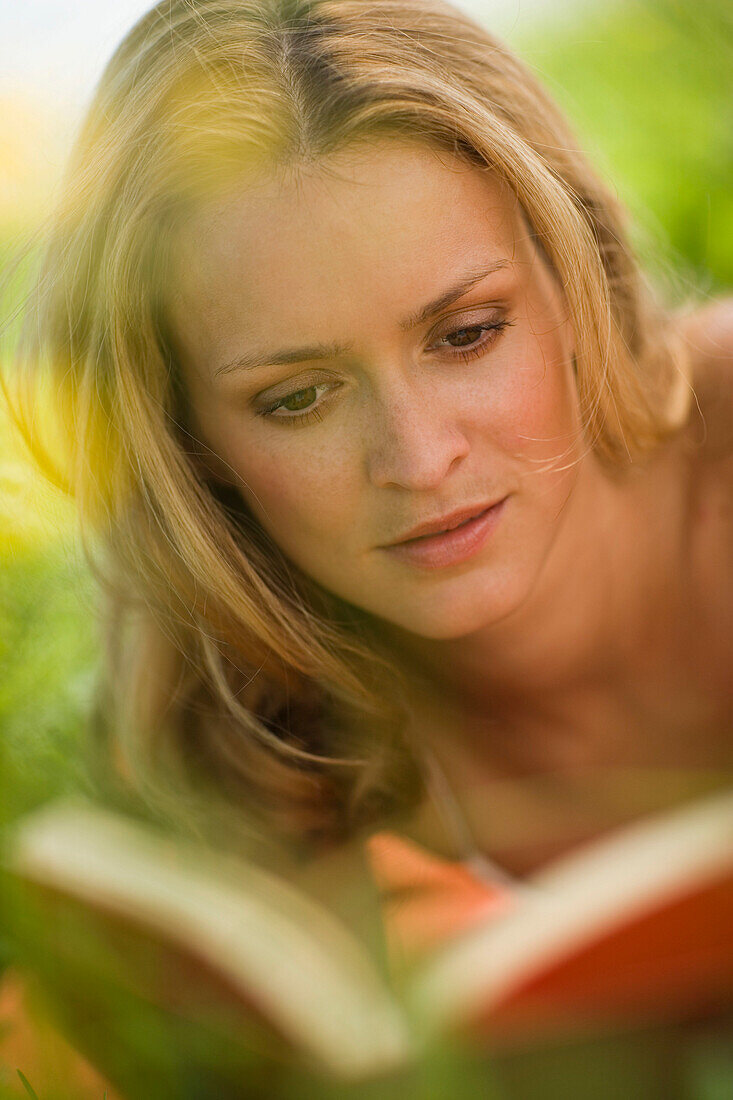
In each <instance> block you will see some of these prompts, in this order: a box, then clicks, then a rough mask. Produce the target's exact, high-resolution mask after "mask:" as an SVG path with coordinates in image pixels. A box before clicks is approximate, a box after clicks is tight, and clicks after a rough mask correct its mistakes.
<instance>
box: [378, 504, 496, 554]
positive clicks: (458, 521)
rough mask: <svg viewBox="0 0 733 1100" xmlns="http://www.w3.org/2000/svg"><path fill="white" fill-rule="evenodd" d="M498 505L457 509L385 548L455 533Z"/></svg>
mask: <svg viewBox="0 0 733 1100" xmlns="http://www.w3.org/2000/svg"><path fill="white" fill-rule="evenodd" d="M502 499H503V498H502ZM500 503H501V501H494V502H493V503H492V504H488V503H486V502H484V503H482V504H477V505H473V506H469V507H467V508H458V509H456V510H455V511H454V512H450V513H449V514H448V515H445V516H441V517H439V518H437V519H434V520H428V521H427V522H426V523H420V524H418V525H417V526H416V527H413V528H412V529H411V530H410V531H408V532H407V534H405V535H402V537H401V538H399V539H395V541H394V542H392V543H389V544H387V546H386V547H385V548H386V549H389V548H391V547H392V546H403V545H405V544H406V543H409V542H416V541H417V540H421V539H428V538H434V537H435V536H436V535H443V534H445V533H446V532H448V531H456V530H457V529H458V528H459V527H464V526H465V525H466V524H467V523H471V522H472V521H473V520H475V519H478V518H479V517H480V516H483V515H485V514H486V512H488V511H490V510H491V509H492V508H494V507H496V505H497V504H500Z"/></svg>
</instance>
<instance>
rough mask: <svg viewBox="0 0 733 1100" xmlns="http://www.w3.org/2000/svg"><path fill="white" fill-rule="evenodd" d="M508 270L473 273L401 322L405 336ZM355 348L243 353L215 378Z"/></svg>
mask: <svg viewBox="0 0 733 1100" xmlns="http://www.w3.org/2000/svg"><path fill="white" fill-rule="evenodd" d="M508 266H509V263H508V261H507V260H496V261H495V262H494V263H492V264H489V265H488V266H486V267H481V268H479V269H478V270H476V269H474V270H473V271H470V272H469V273H468V274H466V275H464V276H463V278H461V279H460V280H459V281H458V282H456V283H454V284H453V285H452V286H451V287H449V288H448V289H447V290H446V291H444V292H443V293H442V294H440V295H439V296H438V297H437V298H434V299H433V300H432V301H431V302H428V303H427V305H424V306H423V307H422V308H421V309H419V310H418V311H417V312H416V313H413V314H412V315H411V316H410V317H407V318H405V320H404V321H401V322H400V328H401V329H402V331H403V332H409V330H410V329H413V328H416V327H417V326H418V325H420V324H423V322H425V321H428V320H429V319H430V318H431V317H434V316H435V314H436V313H440V311H441V309H445V308H446V306H450V305H452V304H453V303H454V302H456V301H457V300H458V299H459V298H462V297H463V295H464V294H467V293H468V291H469V290H471V289H472V287H474V286H476V284H477V283H480V282H481V281H482V280H483V279H486V278H487V277H488V276H489V275H493V274H494V272H496V271H501V270H502V269H504V268H506V267H508ZM352 348H353V344H311V345H309V346H307V347H301V348H285V349H282V350H279V351H265V352H256V351H255V352H244V354H242V355H238V356H237V357H236V358H235V359H232V360H231V362H229V363H225V364H224V365H223V366H221V367H217V369H216V370H215V371H214V377H215V378H218V377H219V375H221V374H231V373H232V372H233V371H240V370H244V371H247V370H254V369H255V368H256V367H265V366H273V367H274V366H283V365H287V364H289V363H302V362H304V361H306V360H313V359H315V360H318V359H321V360H323V359H336V358H337V357H338V356H340V355H347V354H348V353H349V352H350V351H351V350H352Z"/></svg>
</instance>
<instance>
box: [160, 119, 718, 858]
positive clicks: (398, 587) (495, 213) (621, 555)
mask: <svg viewBox="0 0 733 1100" xmlns="http://www.w3.org/2000/svg"><path fill="white" fill-rule="evenodd" d="M489 267H492V268H494V270H493V271H492V273H490V274H487V275H485V277H483V278H481V279H480V280H479V281H477V282H476V283H475V285H473V286H472V288H471V289H469V290H468V291H467V292H466V293H464V294H463V295H462V296H461V297H460V298H459V299H457V300H456V301H453V302H452V303H451V304H449V305H446V306H444V307H443V308H442V309H441V310H439V311H438V312H437V313H435V314H433V315H431V316H430V317H429V318H426V319H424V320H422V321H421V322H419V323H417V324H413V325H411V326H410V327H405V326H404V322H405V319H406V318H409V317H414V315H415V314H416V313H417V312H418V311H420V310H421V309H422V308H423V307H424V306H425V305H426V304H427V303H429V302H431V301H434V300H435V299H436V298H437V297H438V296H440V295H442V294H444V293H445V291H446V290H448V289H449V288H451V287H453V286H455V284H457V283H459V282H460V281H461V280H465V278H466V277H467V275H469V274H471V273H473V274H476V273H477V272H478V270H479V269H486V268H489ZM173 287H174V288H175V289H174V290H173V292H172V294H171V301H170V309H169V313H170V323H171V328H172V331H173V333H174V344H175V350H176V353H177V358H178V361H179V363H180V367H181V370H182V372H183V377H184V383H185V386H186V388H187V392H188V395H189V402H190V413H191V422H192V428H193V431H194V433H195V434H196V435H197V436H198V438H199V439H200V440H201V441H202V442H203V444H204V446H205V448H206V450H207V455H208V458H207V463H208V466H209V469H210V472H211V473H212V474H213V475H214V476H215V477H217V478H220V479H221V480H223V481H225V482H227V483H229V484H232V485H234V486H236V487H237V489H238V490H239V492H240V493H241V496H242V498H243V500H244V501H245V502H246V504H247V506H248V507H249V508H250V510H251V511H252V513H253V514H254V515H255V516H256V517H257V519H258V520H259V521H260V523H261V524H262V526H263V527H264V528H265V529H266V530H267V531H268V532H269V534H270V535H271V536H272V538H273V539H274V541H275V542H276V543H277V544H278V546H279V547H280V548H281V549H282V550H283V551H284V552H285V554H286V555H287V556H288V557H289V558H290V559H291V560H292V561H293V562H295V563H296V564H297V565H298V566H299V567H300V568H301V569H302V570H303V571H304V572H305V573H307V574H308V575H310V576H311V577H312V578H314V579H315V580H316V581H317V582H318V583H319V584H320V585H322V586H323V587H324V588H326V589H328V590H329V591H331V592H333V593H335V594H336V595H337V596H339V597H341V598H342V599H343V600H346V601H347V602H349V603H351V604H354V605H355V606H357V607H359V608H362V609H363V610H365V611H367V612H369V613H370V615H371V616H372V617H373V618H374V621H375V622H376V623H377V624H379V626H380V628H381V630H382V632H383V635H384V637H385V639H386V640H387V641H388V642H389V643H390V644H391V645H392V646H393V648H394V652H395V654H396V659H398V660H400V661H402V662H403V663H404V664H405V666H406V667H408V668H409V670H410V673H411V677H412V682H413V683H414V684H415V685H416V692H415V698H414V700H413V715H414V722H415V728H416V729H419V731H420V737H421V738H422V740H423V742H424V743H430V744H431V746H432V748H433V750H434V752H435V753H436V755H438V756H439V758H440V759H441V762H442V764H443V767H444V770H445V771H446V773H447V774H448V775H449V778H450V780H451V781H452V783H453V786H454V789H456V790H459V791H462V792H465V798H466V806H467V807H468V813H469V817H470V819H471V822H472V825H473V828H474V832H475V835H477V836H478V837H479V838H482V839H483V841H484V843H485V844H487V845H489V846H490V845H491V844H492V843H495V842H496V837H495V836H494V835H493V834H492V833H491V829H490V828H489V827H488V826H487V825H486V822H485V821H484V820H483V818H485V814H483V815H482V810H481V807H480V806H478V804H477V799H476V798H475V797H473V803H474V805H473V806H472V804H471V803H472V792H475V791H476V790H479V789H480V790H481V791H482V792H485V789H486V787H485V784H486V782H491V781H493V780H496V779H497V777H501V778H506V777H507V776H511V775H519V774H524V775H527V774H528V773H535V772H537V771H539V772H541V773H543V774H546V773H547V772H548V771H552V772H554V773H557V774H562V775H563V776H565V777H568V776H577V775H578V774H579V773H581V772H583V769H587V768H588V766H589V765H594V766H603V767H608V766H616V765H618V764H620V763H623V764H628V765H634V766H639V765H643V766H647V767H648V766H657V765H659V764H665V765H666V764H670V763H672V764H674V765H675V766H676V765H677V764H683V765H685V766H690V765H705V766H707V764H709V763H711V762H713V761H714V762H715V764H716V765H718V764H720V763H721V754H722V749H721V725H720V723H721V721H722V720H723V719H722V717H721V715H722V714H723V713H728V712H729V710H730V707H731V700H730V697H729V694H728V695H726V694H725V689H724V686H723V684H724V680H725V679H726V677H725V676H724V674H723V667H724V664H725V660H727V658H723V657H722V656H721V655H722V652H723V649H724V648H725V644H726V643H725V641H724V638H725V637H726V636H729V635H726V633H725V630H724V628H723V627H724V624H723V622H722V621H721V616H720V612H719V611H716V610H713V612H712V618H713V620H714V621H713V622H712V623H711V622H710V616H707V617H706V618H705V623H706V626H705V629H706V630H707V634H704V635H703V634H701V624H700V622H699V621H698V620H699V619H700V617H701V608H707V606H708V604H710V603H711V600H710V593H709V592H707V590H706V589H705V583H706V582H705V581H704V580H701V579H700V578H701V577H704V576H705V575H706V569H705V561H706V557H705V556H706V555H708V556H709V554H710V553H711V552H712V553H713V554H717V555H718V557H720V553H721V550H720V546H721V544H720V527H719V519H718V518H715V517H717V516H718V513H717V512H715V511H714V518H713V522H712V527H713V530H712V531H711V530H710V527H711V525H710V522H708V524H707V526H706V527H705V530H704V532H703V528H702V525H701V521H700V518H699V508H700V501H701V499H702V497H701V494H702V496H703V497H704V496H705V493H706V492H708V490H707V489H706V488H705V486H707V485H708V482H709V481H710V479H711V478H712V480H713V482H715V479H716V478H719V477H720V474H719V473H718V472H714V473H710V471H709V470H707V471H703V466H704V465H705V464H704V462H702V463H701V460H699V458H696V459H695V461H694V462H693V461H691V459H690V453H691V451H692V452H693V453H696V451H695V447H694V446H693V447H692V448H691V447H689V446H687V444H686V442H685V440H684V439H683V438H680V440H679V442H678V443H677V444H675V445H672V446H670V447H666V448H663V449H662V450H661V451H660V453H659V454H658V455H657V456H655V457H654V458H653V459H652V460H651V461H650V462H648V463H646V464H644V465H640V466H638V467H632V468H631V469H630V470H627V471H626V472H625V473H623V474H620V473H617V474H612V473H610V472H609V471H608V470H605V469H604V468H603V467H602V466H601V465H600V463H599V461H598V460H597V458H596V456H595V455H594V453H593V452H592V450H591V449H590V448H589V447H588V445H587V443H586V441H585V439H584V437H583V429H582V423H581V418H580V414H579V409H578V400H577V393H576V389H575V382H574V373H573V344H574V337H573V330H572V324H571V322H570V319H569V317H568V311H567V308H566V304H565V300H564V297H563V294H562V289H561V287H560V286H559V284H558V282H557V280H556V279H555V277H554V275H553V273H552V272H551V270H550V269H549V268H548V266H547V265H546V264H545V262H544V261H543V260H542V259H541V257H540V255H539V254H538V253H537V251H536V249H535V247H534V244H533V242H532V240H531V238H530V236H529V233H528V229H527V225H526V222H525V221H524V220H523V218H522V215H521V213H520V211H519V209H518V206H517V203H516V200H515V198H514V196H513V195H511V194H510V193H509V192H508V191H507V190H506V189H505V188H503V187H502V186H501V185H500V184H499V183H498V182H497V181H496V180H495V179H494V178H493V177H492V176H491V175H490V174H489V173H481V172H479V171H478V170H477V169H475V168H474V167H470V166H468V165H466V164H465V163H464V162H462V161H460V160H458V159H457V158H455V157H452V156H450V155H448V154H446V153H442V152H441V153H438V152H436V151H434V150H432V149H430V148H429V147H427V146H425V145H422V144H419V143H417V142H410V141H406V140H399V141H398V140H396V139H388V138H382V139H380V140H378V141H374V142H372V143H369V144H362V145H359V146H354V147H351V148H348V149H345V150H341V151H340V152H338V153H336V154H333V155H332V156H331V157H329V158H328V159H326V160H323V161H321V162H319V163H318V164H316V165H315V166H314V167H309V168H307V169H300V170H291V171H281V172H278V173H273V174H271V175H269V176H259V177H257V178H253V179H249V180H247V181H246V182H245V183H244V184H243V185H242V187H241V189H240V190H238V191H236V192H235V193H233V194H231V195H229V196H228V197H227V199H226V201H222V202H219V203H217V204H216V205H211V206H209V207H206V208H205V209H203V210H202V211H201V212H200V214H199V215H198V217H197V218H195V219H194V220H193V221H192V222H191V223H190V224H189V225H188V226H187V228H186V230H185V233H184V234H183V235H182V237H181V239H180V241H179V247H178V252H177V262H176V266H175V270H174V278H173ZM482 325H483V326H488V327H486V328H484V329H481V327H480V326H482ZM694 331H695V330H694V325H692V327H691V329H690V332H691V333H693V341H694V339H699V338H700V337H699V334H698V335H697V336H695V335H694ZM313 345H321V346H327V347H329V348H331V347H332V346H333V345H339V346H340V351H339V353H338V354H337V355H335V356H330V357H328V358H320V359H314V358H312V357H311V358H309V359H307V360H299V361H295V362H292V361H291V362H287V363H280V364H275V365H273V363H272V361H271V359H272V352H274V351H280V350H283V349H286V350H289V349H294V348H304V347H312V346H313ZM462 345H468V347H469V349H472V350H478V351H479V352H480V354H477V355H474V356H473V357H472V358H471V359H470V360H467V361H464V360H461V359H460V358H459V357H458V356H457V354H456V352H457V351H458V350H461V347H462ZM262 352H265V353H266V354H265V356H264V358H265V360H266V361H265V362H264V363H260V365H258V366H254V367H249V368H248V369H246V368H245V367H244V366H243V365H242V361H243V359H247V358H251V357H252V356H254V355H258V356H260V357H261V353H262ZM267 360H269V362H268V361H267ZM237 363H239V364H240V365H239V366H236V365H233V364H237ZM278 403H279V404H278ZM314 407H315V412H314ZM297 410H300V411H304V412H307V413H309V414H310V415H309V416H308V418H307V419H305V420H303V419H301V420H294V419H289V415H290V414H291V413H292V412H294V411H297ZM716 469H717V468H716ZM504 497H506V498H507V499H506V504H505V506H504V509H503V512H502V514H501V516H500V519H499V523H498V525H497V527H496V529H495V530H494V532H493V533H492V535H491V537H490V538H489V539H488V541H487V542H486V544H485V545H484V546H483V548H482V550H481V551H480V552H479V553H478V554H477V555H476V556H474V557H472V558H471V559H470V560H468V561H466V562H464V563H462V564H460V565H455V566H450V567H447V568H439V569H433V570H424V569H419V568H416V567H415V566H414V565H412V564H410V563H406V562H405V561H403V560H400V559H399V558H397V557H395V555H394V554H392V553H390V552H389V551H387V550H385V544H388V543H391V542H393V541H394V540H396V539H399V538H400V537H404V535H405V534H406V533H407V532H408V531H409V530H410V529H412V528H414V527H415V526H416V525H417V524H419V523H422V522H424V521H426V520H432V519H434V518H435V517H439V516H444V515H446V514H447V513H449V512H452V511H454V510H456V509H458V508H461V507H463V506H465V505H474V504H480V503H485V504H489V503H492V502H494V501H496V500H498V499H501V498H504ZM705 499H707V498H705ZM642 517H643V522H641V519H642ZM698 532H700V533H699V534H698ZM706 539H707V542H706V541H705V540H706ZM716 560H717V558H716ZM708 584H709V582H708ZM727 591H728V592H730V582H729V581H728V589H727ZM706 592H707V594H706ZM718 592H719V588H718ZM703 617H704V616H703ZM691 638H693V639H695V643H696V646H697V649H696V650H695V652H692V651H693V649H694V648H695V647H694V646H693V645H691V642H690V639H691ZM706 647H707V650H708V654H707V658H704V659H702V660H701V659H700V652H701V650H702V651H704V650H705V648H706ZM710 652H713V653H714V654H717V657H718V658H721V659H720V660H717V658H716V660H717V663H716V660H714V661H713V666H714V668H715V669H717V668H718V666H720V669H721V674H720V677H719V678H718V679H715V675H717V674H714V673H712V672H711V671H710V668H711V665H710V659H709V658H710ZM728 652H729V650H726V653H728ZM698 665H699V666H700V667H699V670H698ZM727 667H728V668H729V665H728V666H727ZM680 676H682V677H683V679H682V681H680ZM711 677H713V680H714V682H712V681H711ZM680 683H684V684H685V685H686V686H689V685H690V684H691V685H692V687H691V688H690V690H689V698H688V697H687V696H685V698H684V701H683V702H684V705H683V704H682V702H681V701H680V694H679V692H680V687H679V685H680ZM670 693H671V694H670ZM712 698H714V699H715V703H716V706H715V707H713V708H712V710H713V711H714V712H715V713H710V714H708V711H709V710H710V709H711V708H710V706H709V705H708V703H709V700H710V699H712ZM661 699H665V705H664V706H662V705H660V703H659V700H661ZM667 702H668V703H669V706H667ZM706 708H707V709H706ZM726 708H728V710H726ZM679 713H683V720H682V722H681V723H680V722H679V721H677V718H676V716H677V715H678V714H679ZM640 723H641V724H642V725H643V729H644V738H643V739H642V738H640V737H639V728H640ZM701 723H702V724H703V727H704V732H703V734H702V735H701V734H700V724H701ZM489 734H490V735H489ZM583 774H584V775H587V772H583ZM542 797H543V798H544V797H545V796H544V795H543V796H542ZM529 798H530V804H527V805H525V804H524V803H522V805H521V807H520V808H521V811H522V814H523V815H524V817H525V818H526V817H527V816H529V817H531V816H532V814H531V813H530V812H529V811H531V810H533V808H534V809H536V808H537V807H536V806H534V802H532V799H535V801H536V795H535V794H531V795H530V796H529ZM481 801H485V799H484V798H483V795H482V799H481ZM525 801H526V798H525ZM536 817H537V815H536V814H535V818H536ZM425 829H426V830H427V831H426V832H423V833H422V834H420V835H422V836H423V839H429V840H430V841H431V842H433V843H434V842H435V835H433V834H430V826H429V825H425ZM487 829H488V831H487Z"/></svg>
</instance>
